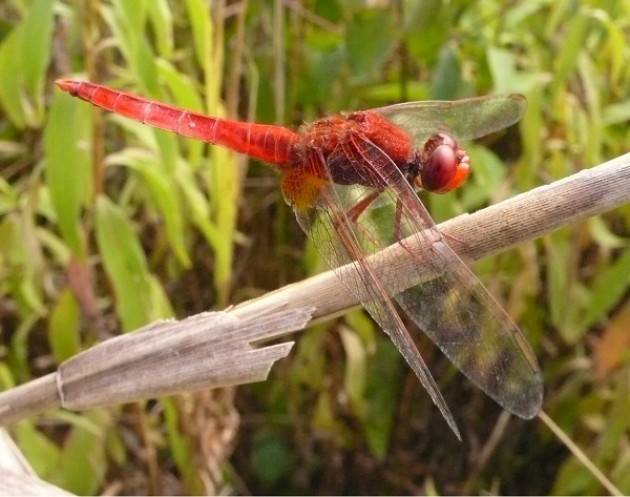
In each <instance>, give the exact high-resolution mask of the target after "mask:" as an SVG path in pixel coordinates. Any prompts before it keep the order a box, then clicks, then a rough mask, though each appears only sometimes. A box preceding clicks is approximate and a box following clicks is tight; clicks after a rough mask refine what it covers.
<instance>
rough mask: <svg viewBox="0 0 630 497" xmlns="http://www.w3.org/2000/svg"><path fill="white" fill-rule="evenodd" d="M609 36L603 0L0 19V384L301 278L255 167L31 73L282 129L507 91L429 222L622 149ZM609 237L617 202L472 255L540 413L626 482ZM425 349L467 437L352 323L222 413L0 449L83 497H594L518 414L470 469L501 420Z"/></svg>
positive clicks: (44, 437) (382, 340)
mask: <svg viewBox="0 0 630 497" xmlns="http://www.w3.org/2000/svg"><path fill="white" fill-rule="evenodd" d="M210 5H212V6H210ZM629 23H630V4H629V3H628V2H626V1H622V0H590V1H585V2H576V1H575V0H527V1H526V0H516V1H513V2H501V1H499V0H480V1H476V2H468V1H463V0H451V1H446V0H398V1H386V0H383V1H369V2H368V1H365V2H364V1H358V0H354V1H351V2H342V1H341V0H304V1H299V0H286V1H280V0H274V1H271V0H268V1H261V2H254V1H250V2H247V1H236V0H235V1H230V2H224V1H222V0H216V1H213V2H209V1H207V0H185V1H172V0H133V1H131V0H101V1H99V0H6V1H4V2H2V3H1V4H0V112H1V113H0V167H1V168H2V176H1V178H0V274H1V278H0V305H1V307H0V309H1V311H0V326H1V333H2V339H1V341H0V379H1V380H2V386H3V387H5V388H7V387H10V386H11V385H13V384H15V383H18V382H23V381H27V380H28V379H31V378H34V377H37V376H40V375H43V374H45V373H47V372H48V371H50V370H51V369H53V368H54V367H55V366H56V365H57V364H59V362H60V361H62V360H64V359H65V358H67V357H68V356H70V355H72V354H75V353H76V352H77V351H78V350H80V349H82V348H85V347H88V346H89V345H90V344H92V343H94V342H96V341H98V340H100V339H102V338H104V337H107V336H108V335H109V334H111V333H119V332H121V331H130V330H132V329H134V328H137V327H138V326H141V325H142V324H144V323H147V322H149V321H152V320H154V319H156V318H159V317H163V316H169V315H173V314H176V315H177V316H180V317H181V316H186V315H188V314H191V313H194V312H199V311H202V310H205V309H208V308H211V307H215V306H216V307H222V306H224V305H226V304H228V303H234V302H238V301H241V300H244V299H246V298H249V297H252V296H255V295H259V294H261V293H263V292H264V291H267V290H271V289H274V288H276V287H278V286H281V285H283V284H285V283H288V282H291V281H296V280H298V279H300V278H302V277H304V276H306V275H308V274H311V273H313V272H315V271H317V270H318V269H319V264H318V261H317V258H316V256H314V252H313V248H312V247H310V246H308V245H306V247H304V240H303V238H302V236H301V234H300V232H299V230H298V228H297V227H296V223H295V222H294V220H293V219H292V215H291V212H290V210H289V209H288V208H287V207H286V206H285V205H284V203H283V201H282V199H281V197H280V195H279V193H278V190H277V186H276V185H275V177H274V175H273V173H272V172H271V171H269V170H268V169H266V168H265V167H264V166H262V165H260V164H255V163H252V164H250V165H249V167H247V165H246V162H245V161H244V160H243V159H242V158H239V157H237V156H235V155H234V154H232V153H230V152H227V151H224V150H220V149H217V148H212V147H208V146H206V145H205V144H203V143H197V142H192V141H189V140H183V139H181V138H178V137H176V136H174V135H171V134H167V133H164V132H161V131H156V130H153V129H149V128H146V127H143V126H141V125H139V124H137V123H134V122H130V121H128V120H125V119H123V118H120V117H117V116H112V115H102V114H101V113H100V112H99V111H97V110H95V109H92V108H91V107H89V106H88V105H86V104H85V103H83V102H81V101H79V100H76V99H72V98H70V97H69V96H67V95H63V94H60V92H58V91H56V90H55V89H54V87H53V84H52V82H53V80H54V79H55V78H57V77H67V76H72V75H73V76H80V77H83V78H88V79H90V80H93V81H96V82H103V83H106V84H108V85H110V86H113V87H115V88H120V89H126V90H130V91H134V92H136V93H140V94H143V95H145V96H147V97H152V98H156V99H160V100H164V101H169V102H173V103H175V104H177V105H180V106H184V107H187V108H190V109H194V110H198V111H204V112H207V113H210V114H215V115H231V116H237V117H240V118H242V119H249V120H258V121H262V122H280V123H284V124H287V125H293V126H299V125H300V124H301V123H302V122H304V121H309V120H312V119H315V118H317V117H319V116H322V115H326V114H330V113H334V112H338V111H340V110H344V109H359V108H367V107H371V106H377V105H383V104H386V103H390V102H396V101H404V100H417V99H425V98H440V99H452V98H460V97H466V96H470V95H477V94H487V93H505V92H520V93H524V94H525V95H526V96H527V97H528V101H529V110H528V112H527V115H526V117H525V119H524V120H523V122H522V123H521V124H520V126H519V127H518V128H514V129H511V130H508V131H507V132H506V133H504V134H502V135H500V136H496V137H489V138H488V139H486V140H483V141H482V143H479V144H477V145H475V146H472V147H471V148H470V149H469V150H470V155H471V157H472V160H473V164H474V175H473V177H472V179H471V181H470V182H469V184H468V185H467V186H466V187H464V188H463V189H462V190H461V191H460V192H457V193H451V194H448V195H444V196H439V197H437V196H436V197H433V198H428V197H427V198H426V200H427V202H428V204H429V205H430V207H431V210H432V212H433V214H434V216H435V217H436V219H438V220H441V219H446V218H449V217H451V216H453V215H455V214H458V213H460V212H464V211H472V210H475V209H478V208H480V207H483V206H484V205H487V204H490V203H494V202H496V201H498V200H500V199H502V198H505V197H508V196H510V195H512V194H515V193H517V192H521V191H525V190H528V189H530V188H532V187H534V186H537V185H539V184H543V183H546V182H549V181H552V180H555V179H558V178H561V177H564V176H566V175H569V174H571V173H573V172H575V171H577V170H580V169H582V168H587V167H591V166H594V165H597V164H599V163H600V162H602V161H603V160H605V159H607V158H611V157H614V156H617V155H620V154H622V153H624V152H626V150H627V148H628V146H627V144H628V143H630V126H628V124H629V121H630V92H629V91H628V88H629V86H630V64H629V63H628V62H629V61H630V40H629V38H628V36H629V35H628V26H629ZM629 243H630V208H629V207H628V206H626V207H623V208H621V209H618V210H616V211H614V212H611V213H608V214H606V215H603V216H599V217H597V218H593V219H589V220H585V221H583V222H580V223H578V224H576V225H574V226H571V227H568V228H565V229H562V230H559V231H558V232H556V233H554V234H552V235H548V236H546V237H544V238H543V239H541V240H538V241H535V242H531V243H528V244H525V245H523V246H520V247H518V248H517V249H515V250H512V251H510V252H509V253H506V254H502V255H500V256H497V257H494V258H492V259H487V260H484V261H481V262H480V263H478V264H477V266H476V271H477V273H478V274H479V275H480V276H481V277H482V278H483V279H484V280H485V281H486V283H487V284H488V285H489V287H490V288H491V290H492V291H493V292H494V293H495V295H497V296H499V298H500V299H501V300H502V301H503V302H504V303H505V305H506V307H507V309H508V310H509V312H510V314H511V315H512V316H514V317H515V319H517V320H518V322H519V323H520V325H521V326H522V328H523V329H524V330H525V332H526V334H527V335H528V337H529V339H530V341H531V343H532V344H534V346H535V348H536V350H537V353H538V357H539V358H540V362H541V365H542V368H543V370H544V372H545V383H546V389H547V392H546V401H545V409H546V410H547V411H548V412H549V413H550V414H551V416H552V417H553V418H554V419H555V420H557V422H558V423H559V424H560V425H561V426H562V427H563V428H564V429H565V430H566V431H567V432H568V433H569V435H570V436H571V438H572V439H573V440H574V441H575V442H576V443H577V444H578V445H580V446H581V447H583V448H584V450H585V451H586V453H587V454H588V456H589V457H590V458H591V459H592V460H593V461H594V462H595V463H596V464H597V465H598V466H599V467H601V468H602V470H603V471H604V473H605V474H607V475H608V476H609V477H610V478H611V479H612V480H613V481H615V482H616V484H617V485H618V486H619V488H620V489H622V491H624V492H630V450H629V448H628V447H630V444H629V441H630V439H629V436H630V426H629V425H630V417H629V416H628V412H630V404H629V403H630V395H629V394H630V380H629V378H630V361H629V360H628V358H629V357H630V355H629V354H628V350H630V339H628V329H630V317H629V314H630V310H629V307H628V295H629V291H628V288H629V286H630V251H629V250H628V246H629ZM303 247H304V248H303ZM426 358H427V361H428V362H429V364H430V366H431V368H432V370H433V371H434V372H435V374H436V377H437V378H438V379H439V381H440V383H441V387H442V388H443V390H444V392H445V395H446V397H447V400H448V401H449V403H450V405H451V406H452V407H453V409H454V411H455V413H456V417H457V419H458V422H459V423H460V427H461V428H462V431H463V433H464V434H465V437H464V438H465V441H464V443H463V444H458V443H457V442H456V441H455V440H454V437H453V436H452V435H451V433H450V432H449V431H448V430H447V429H446V427H445V425H444V423H443V422H442V420H441V418H440V416H439V414H438V413H437V411H436V410H435V409H434V408H433V407H432V406H431V403H430V401H429V400H428V397H427V396H426V395H425V394H424V393H423V392H422V390H421V388H420V387H419V384H418V383H417V382H416V380H415V378H414V377H413V375H412V374H411V373H410V372H409V371H408V370H407V368H406V367H405V366H404V364H403V362H402V360H401V359H400V357H399V356H398V354H397V352H396V351H395V349H394V348H393V347H392V346H391V344H390V343H389V341H388V340H387V338H386V337H384V336H383V335H382V334H381V333H380V332H379V331H378V330H377V329H375V327H374V325H373V324H372V322H371V321H370V320H369V319H368V318H367V317H366V316H365V315H364V314H363V313H362V312H361V311H356V312H353V313H351V314H349V315H348V316H346V317H345V318H344V319H343V320H341V321H339V322H335V323H330V324H328V325H325V326H324V325H319V326H317V327H314V328H312V329H310V330H308V331H307V332H305V333H303V334H302V335H301V336H300V337H299V344H298V347H297V348H296V352H295V353H294V354H293V355H292V357H291V358H290V359H289V360H287V361H284V363H282V364H279V365H277V366H276V368H275V371H274V373H273V375H272V378H271V379H270V381H268V382H266V383H264V384H259V385H253V386H251V387H246V388H241V389H239V390H238V393H237V395H236V398H234V392H233V391H231V390H227V391H222V392H221V391H220V392H214V393H210V394H203V395H195V396H193V395H190V396H181V397H178V398H176V399H162V400H160V401H157V402H155V401H154V402H149V403H143V404H135V405H131V406H123V407H120V408H116V409H110V410H108V411H102V410H98V411H94V412H89V413H81V414H71V413H59V412H57V413H49V414H47V415H44V416H41V417H40V418H38V419H32V420H25V421H22V422H20V423H18V424H17V425H16V426H15V427H14V429H13V434H14V435H15V437H16V439H17V441H18V442H19V444H20V446H21V448H22V450H23V451H24V453H25V454H26V456H27V457H28V459H29V460H30V461H31V463H32V464H33V465H34V467H35V468H36V470H37V471H38V472H39V474H40V475H42V476H43V477H44V478H47V479H49V480H50V481H53V482H54V483H56V484H59V485H61V486H63V487H64V488H66V489H68V490H70V491H73V492H77V493H84V494H90V493H95V492H101V491H104V490H105V489H110V490H112V489H113V490H116V491H118V492H121V493H126V494H129V493H134V492H135V493H147V492H166V493H177V492H189V493H198V492H203V491H218V490H221V489H223V490H226V489H230V488H231V489H233V491H235V492H238V493H244V492H252V493H262V492H265V493H280V494H291V493H308V494H311V493H332V494H342V493H364V494H372V493H398V494H400V493H424V492H430V493H435V492H439V493H462V492H472V493H481V492H488V491H498V492H501V493H504V494H513V493H521V494H531V493H549V492H552V493H557V494H591V493H599V492H601V491H602V489H601V488H600V486H599V484H598V483H597V482H596V481H595V480H594V479H593V478H592V476H591V475H590V473H588V472H587V471H586V470H585V469H584V467H583V466H582V465H580V464H579V463H578V462H577V461H576V460H575V459H573V458H572V457H571V456H570V455H569V454H568V452H567V450H566V449H565V448H564V447H563V446H561V445H560V443H559V442H558V441H557V440H555V439H554V438H553V437H552V435H551V434H550V433H549V432H548V431H547V430H546V429H545V428H544V427H543V426H542V425H541V424H539V423H537V422H536V421H532V422H528V423H526V422H523V421H518V420H512V421H510V422H509V424H508V425H507V429H506V430H505V432H503V433H502V434H501V436H500V438H499V441H498V444H497V445H496V447H494V448H493V451H491V453H490V454H487V456H488V458H487V459H483V460H482V458H481V457H480V451H481V450H482V448H483V447H486V445H485V443H486V441H487V440H488V437H489V436H490V433H491V432H492V430H493V428H494V426H495V423H496V422H497V418H498V416H499V414H500V410H499V408H498V407H496V406H495V405H494V404H493V403H492V402H491V401H490V400H489V399H487V398H486V397H485V396H483V394H481V393H480V392H479V391H477V390H476V389H474V388H473V387H472V386H471V385H469V384H468V383H467V381H466V380H465V379H464V378H462V377H461V376H458V375H455V374H454V370H453V368H452V367H450V366H449V364H448V362H447V361H446V360H445V359H444V358H443V357H441V356H439V355H438V354H436V353H434V351H433V350H432V349H429V350H428V351H427V353H426ZM235 405H236V406H237V408H238V412H239V413H240V429H239V431H238V432H237V431H236V426H237V425H238V417H237V415H236V410H235V407H234V406H235ZM232 448H234V453H233V455H232V457H230V454H231V453H232Z"/></svg>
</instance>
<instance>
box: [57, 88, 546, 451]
mask: <svg viewBox="0 0 630 497" xmlns="http://www.w3.org/2000/svg"><path fill="white" fill-rule="evenodd" d="M57 85H58V86H59V87H60V88H61V89H62V90H64V91H67V92H69V93H70V94H72V95H74V96H77V97H79V98H81V99H83V100H86V101H88V102H91V103H92V104H94V105H97V106H99V107H102V108H104V109H107V110H109V111H112V112H116V113H118V114H121V115H123V116H126V117H129V118H131V119H135V120H137V121H141V122H143V123H146V124H149V125H152V126H155V127H158V128H161V129H165V130H170V131H174V132H175V133H178V134H180V135H183V136H186V137H190V138H196V139H199V140H203V141H205V142H208V143H211V144H216V145H221V146H224V147H227V148H229V149H232V150H234V151H237V152H240V153H243V154H246V155H248V156H250V157H253V158H255V159H258V160H260V161H263V162H266V163H269V164H272V165H273V166H275V168H276V169H277V170H278V171H279V172H280V173H281V175H282V192H283V194H284V196H285V198H286V200H287V202H288V203H289V204H291V205H292V206H293V208H294V211H295V214H296V216H297V219H298V222H299V224H300V226H301V227H302V228H303V229H304V231H305V232H306V233H307V235H308V236H310V237H311V238H312V239H313V241H314V243H315V244H316V246H317V247H318V249H319V251H320V252H321V254H322V256H323V258H324V259H325V260H326V261H327V263H328V264H329V265H330V266H331V268H332V269H334V270H335V271H336V272H337V274H338V275H339V276H340V278H341V281H342V283H343V284H344V285H345V286H346V287H347V289H348V291H350V292H353V293H354V294H356V295H357V297H358V298H359V299H360V300H361V301H362V303H363V306H364V307H365V309H367V311H368V312H369V313H370V314H371V315H372V317H373V318H374V319H375V321H376V322H377V323H378V324H379V325H380V326H381V328H382V329H383V330H384V331H385V332H386V333H387V334H388V335H389V336H390V337H391V339H392V341H393V342H394V344H395V345H396V347H397V348H398V350H399V351H400V352H401V354H402V355H403V357H404V358H405V360H406V361H407V363H408V364H409V366H410V367H411V368H412V369H413V371H414V372H415V374H416V375H417V376H418V378H419V380H420V382H421V383H422V385H423V386H424V388H425V389H426V390H427V392H428V393H429V395H430V396H431V399H432V400H433V402H434V403H435V405H436V406H437V407H438V408H439V410H440V412H441V413H442V415H443V416H444V418H445V419H446V421H447V423H448V425H449V426H450V427H451V429H452V430H453V432H454V433H455V434H456V435H457V437H458V438H460V439H461V437H460V434H459V431H458V428H457V425H456V423H455V421H454V419H453V416H452V414H451V412H450V410H449V408H448V406H447V404H446V402H445V400H444V398H443V397H442V394H441V393H440V391H439V389H438V386H437V385H436V383H435V380H434V379H433V377H432V376H431V373H430V372H429V370H428V368H427V366H426V364H425V362H424V361H423V359H422V357H421V356H420V353H419V352H418V349H417V347H416V345H415V343H414V340H413V338H412V336H411V335H410V333H409V331H408V330H407V328H406V326H405V324H404V321H403V319H402V317H401V316H402V314H403V313H404V314H406V315H407V317H408V318H410V320H411V321H412V322H413V323H415V325H417V326H418V327H419V328H420V329H422V330H423V331H424V333H426V334H427V335H428V336H429V338H431V339H432V340H433V342H434V343H435V344H436V345H437V346H438V347H439V348H440V349H441V350H442V352H444V354H446V356H447V357H448V358H449V359H450V360H451V362H452V363H453V364H455V366H457V367H458V368H459V370H460V371H462V372H463V373H464V374H465V375H466V376H467V377H468V378H469V379H470V380H471V381H472V382H473V383H475V384H477V385H478V386H479V387H480V388H481V389H483V390H484V391H485V392H486V393H487V394H488V395H489V396H490V397H492V398H493V399H494V400H495V401H497V402H498V403H499V404H500V405H501V406H503V407H504V408H505V409H506V410H508V411H510V412H512V413H514V414H516V415H518V416H520V417H523V418H532V417H534V416H535V415H536V414H537V413H538V411H539V410H540V407H541V404H542V391H543V387H542V376H541V373H540V370H539V367H538V364H537V362H536V358H535V356H534V354H533V353H532V351H531V349H530V348H529V346H528V344H527V342H526V341H525V339H524V338H523V336H522V335H521V332H520V331H519V329H518V327H517V326H516V325H515V324H514V322H513V321H512V320H511V319H510V317H509V316H508V314H507V313H506V312H505V311H504V310H503V309H502V307H501V306H500V305H499V304H498V303H497V301H496V300H495V299H494V298H493V297H492V296H491V295H490V293H489V292H488V291H487V290H486V288H485V287H484V286H483V284H482V283H481V282H480V281H479V279H477V277H476V276H475V275H474V274H473V273H472V272H471V271H470V269H469V268H468V266H466V264H465V263H464V262H463V261H462V260H461V259H460V258H459V256H458V255H457V254H456V253H455V252H454V251H453V250H452V249H451V248H450V246H449V244H448V243H447V240H446V239H445V238H444V235H442V234H441V233H440V232H439V231H438V229H437V228H436V225H435V222H434V221H433V219H431V216H430V215H429V213H428V211H427V209H426V208H425V206H424V205H423V204H422V202H421V200H420V199H419V198H418V195H417V193H416V189H424V190H426V191H429V192H436V193H443V192H447V191H450V190H453V189H454V188H457V187H458V186H460V185H461V184H462V183H463V182H464V181H465V180H466V178H467V177H468V175H469V172H470V160H469V157H468V155H467V154H466V152H465V151H464V150H463V149H462V148H460V147H459V145H458V141H457V140H468V139H474V138H478V137H481V136H483V135H486V134H488V133H492V132H495V131H497V130H500V129H502V128H505V127H507V126H509V125H511V124H514V123H515V122H517V121H518V120H519V119H520V118H521V116H522V114H523V112H524V110H525V106H526V103H525V99H524V98H523V97H521V96H518V95H507V96H490V97H482V98H471V99H466V100H459V101H452V102H438V101H434V102H409V103H402V104H396V105H391V106H388V107H381V108H377V109H372V110H366V111H358V112H352V113H348V114H342V115H339V116H334V117H327V118H323V119H320V120H318V121H315V122H314V123H312V124H310V125H306V126H304V127H302V128H301V129H300V130H299V131H297V132H296V131H292V130H290V129H288V128H285V127H282V126H274V125H268V124H257V123H250V122H239V121H233V120H228V119H221V118H216V117H211V116H205V115H201V114H197V113H194V112H189V111H186V110H183V109H179V108H176V107H173V106H170V105H166V104H163V103H159V102H155V101H151V100H147V99H144V98H141V97H138V96H135V95H131V94H129V93H123V92H120V91H115V90H112V89H110V88H107V87H104V86H101V85H96V84H93V83H89V82H85V81H73V80H60V81H57ZM395 244H398V246H399V247H401V248H402V249H403V250H405V251H406V252H405V253H406V254H408V256H409V257H417V255H414V253H413V251H412V250H409V249H408V247H410V246H411V245H413V246H428V247H430V254H431V256H430V257H423V258H421V259H418V260H417V264H415V261H414V264H413V265H412V266H413V267H412V269H411V270H410V271H408V272H407V274H405V275H404V276H401V275H400V274H397V275H396V276H395V278H394V277H392V276H391V275H389V276H388V275H387V271H383V270H382V269H379V257H381V255H380V254H381V252H382V251H383V249H385V248H387V247H389V246H392V245H395ZM344 266H345V268H344V269H343V270H342V269H340V268H342V267H344ZM348 268H349V269H348ZM414 268H415V269H414ZM427 269H428V270H429V272H430V273H431V274H432V275H433V279H430V280H429V281H425V280H426V279H427V278H426V274H427Z"/></svg>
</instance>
